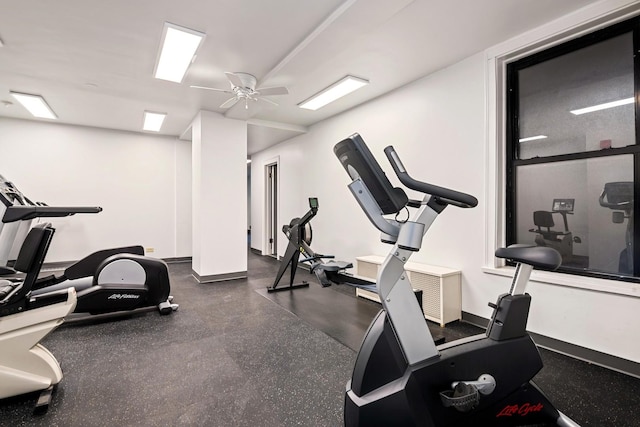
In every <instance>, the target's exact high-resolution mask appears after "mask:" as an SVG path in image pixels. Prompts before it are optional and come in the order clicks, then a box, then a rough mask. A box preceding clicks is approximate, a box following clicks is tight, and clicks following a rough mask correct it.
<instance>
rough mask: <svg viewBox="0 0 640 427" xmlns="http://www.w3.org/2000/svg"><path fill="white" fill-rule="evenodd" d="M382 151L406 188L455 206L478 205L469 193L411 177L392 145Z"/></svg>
mask: <svg viewBox="0 0 640 427" xmlns="http://www.w3.org/2000/svg"><path fill="white" fill-rule="evenodd" d="M384 153H385V154H386V155H387V158H388V159H389V162H390V163H391V166H392V167H393V170H394V172H395V173H396V175H397V176H398V179H400V182H402V183H403V184H404V185H406V186H407V187H408V188H411V189H412V190H416V191H419V192H421V193H426V194H430V195H432V196H434V197H436V198H437V199H439V201H441V202H443V203H447V204H450V205H453V206H457V207H459V208H473V207H476V206H477V205H478V199H476V198H475V197H473V196H471V195H469V194H466V193H461V192H459V191H455V190H451V189H449V188H444V187H438V186H437V185H433V184H427V183H426V182H422V181H418V180H415V179H413V178H412V177H411V176H410V175H409V174H408V173H407V170H406V169H405V167H404V165H403V164H402V161H401V160H400V157H399V156H398V153H396V150H395V149H394V148H393V146H391V145H390V146H388V147H387V148H385V149H384Z"/></svg>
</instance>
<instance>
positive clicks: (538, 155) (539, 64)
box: [506, 18, 640, 281]
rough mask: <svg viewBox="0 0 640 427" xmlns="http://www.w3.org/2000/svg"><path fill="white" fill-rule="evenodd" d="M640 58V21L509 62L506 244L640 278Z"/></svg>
mask: <svg viewBox="0 0 640 427" xmlns="http://www.w3.org/2000/svg"><path fill="white" fill-rule="evenodd" d="M635 52H640V18H634V19H633V20H630V21H626V22H623V23H621V24H617V25H615V26H612V27H610V28H607V29H604V30H600V31H598V32H595V33H593V34H590V35H587V36H584V37H582V38H580V39H577V40H573V41H571V42H568V43H565V44H563V45H560V46H556V47H554V48H552V49H549V50H546V51H543V52H540V53H537V54H535V55H533V56H530V57H527V58H524V59H521V60H519V61H517V62H513V63H511V64H508V66H507V89H508V96H507V115H508V124H507V212H506V214H507V215H506V218H507V224H506V226H507V236H506V237H507V243H508V244H513V243H528V244H536V245H540V246H551V247H553V248H555V249H557V250H558V251H559V252H560V254H561V255H562V266H561V267H560V271H563V272H567V273H575V274H582V275H587V276H598V277H607V278H611V277H615V278H618V279H622V280H629V281H638V280H639V279H640V245H634V242H635V241H640V240H639V239H640V227H634V222H637V221H635V217H636V216H637V215H640V212H639V211H638V209H637V206H636V200H638V197H635V195H636V194H638V193H639V191H640V185H639V183H640V145H639V144H638V133H639V132H640V114H639V112H640V101H639V99H640V97H639V96H638V93H639V87H640V53H639V54H638V57H635V56H634V53H635ZM637 223H638V224H640V222H637ZM636 246H638V247H636Z"/></svg>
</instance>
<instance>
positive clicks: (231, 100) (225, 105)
mask: <svg viewBox="0 0 640 427" xmlns="http://www.w3.org/2000/svg"><path fill="white" fill-rule="evenodd" d="M236 102H238V98H229V99H227V100H226V101H224V102H223V103H222V104H220V108H230V107H232V106H233V105H234V104H235V103H236Z"/></svg>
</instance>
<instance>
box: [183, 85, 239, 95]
mask: <svg viewBox="0 0 640 427" xmlns="http://www.w3.org/2000/svg"><path fill="white" fill-rule="evenodd" d="M189 87H192V88H195V89H206V90H215V91H216V92H224V93H233V91H230V90H226V89H217V88H215V87H207V86H195V85H191V86H189Z"/></svg>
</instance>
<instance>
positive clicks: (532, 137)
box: [518, 135, 547, 142]
mask: <svg viewBox="0 0 640 427" xmlns="http://www.w3.org/2000/svg"><path fill="white" fill-rule="evenodd" d="M537 139H547V135H536V136H529V137H527V138H520V139H519V140H518V142H527V141H535V140H537Z"/></svg>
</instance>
